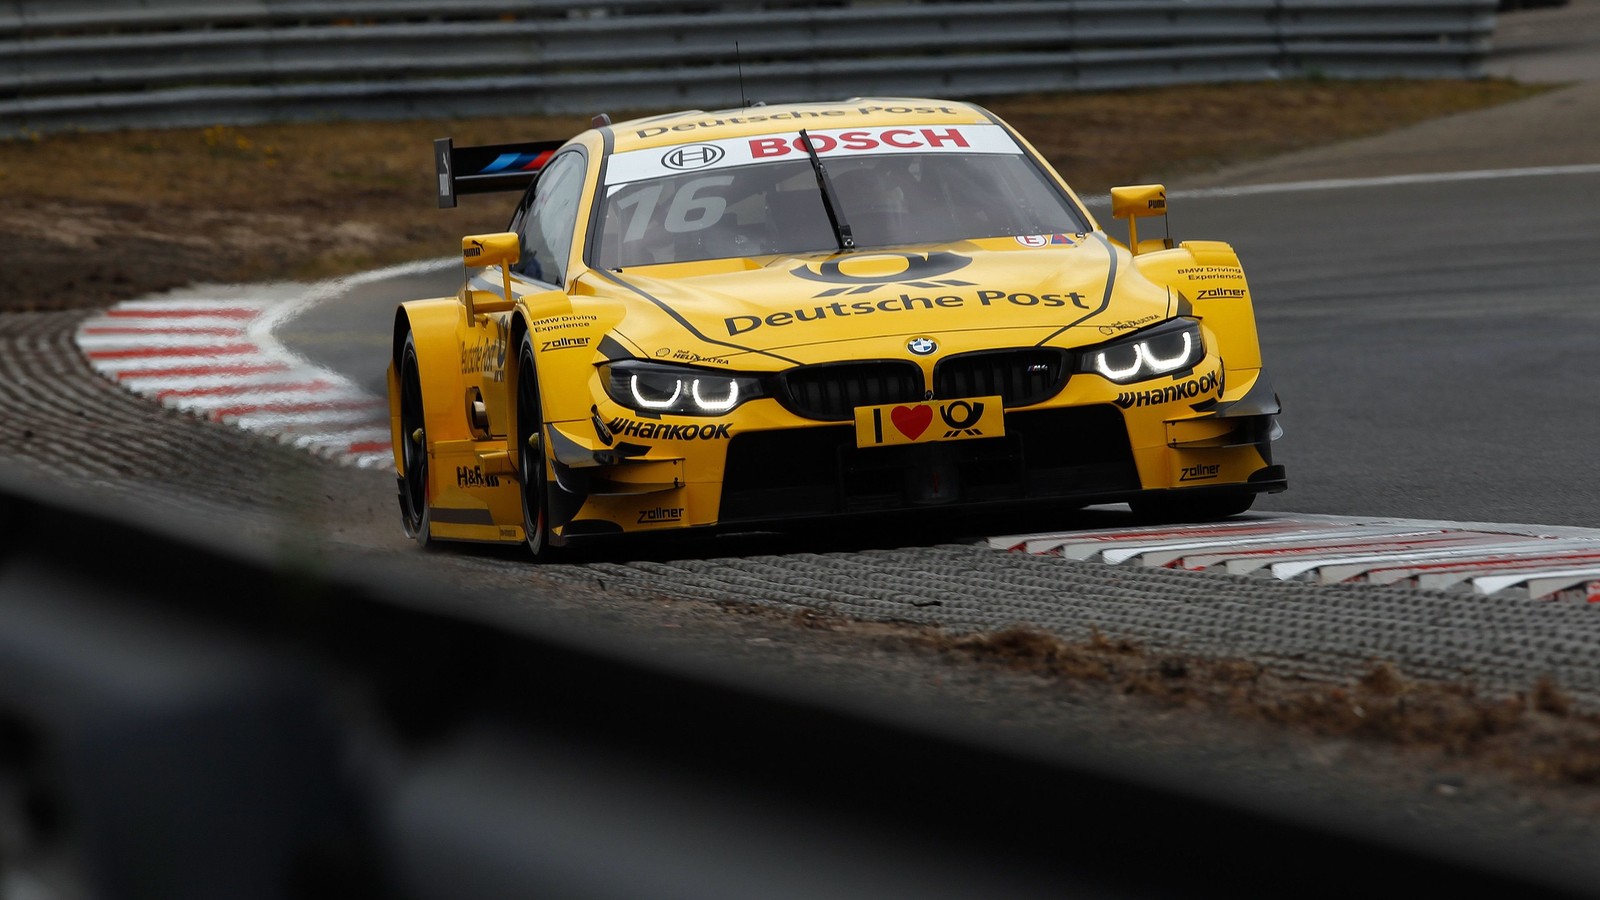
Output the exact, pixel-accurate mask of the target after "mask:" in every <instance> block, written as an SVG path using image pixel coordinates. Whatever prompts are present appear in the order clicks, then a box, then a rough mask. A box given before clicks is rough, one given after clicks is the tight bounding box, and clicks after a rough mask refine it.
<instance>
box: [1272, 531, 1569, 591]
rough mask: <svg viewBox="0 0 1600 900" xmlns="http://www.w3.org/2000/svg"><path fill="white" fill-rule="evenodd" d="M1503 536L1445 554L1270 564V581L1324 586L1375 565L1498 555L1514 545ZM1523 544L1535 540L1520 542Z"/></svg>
mask: <svg viewBox="0 0 1600 900" xmlns="http://www.w3.org/2000/svg"><path fill="white" fill-rule="evenodd" d="M1505 538H1506V535H1492V536H1491V535H1484V536H1482V538H1481V539H1477V540H1466V541H1460V542H1457V543H1455V544H1452V545H1451V547H1452V549H1449V550H1418V551H1414V552H1405V553H1376V554H1365V555H1359V556H1330V557H1323V558H1322V559H1311V560H1294V561H1290V562H1278V563H1273V564H1272V574H1273V577H1275V578H1278V579H1280V580H1283V581H1289V580H1291V579H1294V578H1299V577H1300V576H1302V575H1315V576H1316V579H1317V580H1318V581H1321V582H1322V583H1324V584H1330V583H1337V582H1340V581H1344V580H1346V579H1348V578H1354V577H1355V576H1357V575H1360V574H1361V573H1363V572H1365V571H1366V570H1367V569H1371V568H1376V567H1377V566H1378V565H1379V564H1382V563H1389V562H1405V561H1408V560H1417V561H1421V560H1429V559H1440V560H1444V559H1455V558H1460V557H1464V556H1470V555H1473V554H1484V553H1499V552H1503V551H1504V550H1506V549H1507V548H1508V547H1511V546H1514V545H1515V543H1516V542H1514V541H1506V540H1505ZM1521 540H1523V541H1531V540H1538V538H1522V539H1521Z"/></svg>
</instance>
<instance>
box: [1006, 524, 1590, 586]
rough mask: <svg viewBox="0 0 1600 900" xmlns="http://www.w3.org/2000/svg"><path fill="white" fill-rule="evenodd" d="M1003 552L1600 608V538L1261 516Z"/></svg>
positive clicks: (1055, 540)
mask: <svg viewBox="0 0 1600 900" xmlns="http://www.w3.org/2000/svg"><path fill="white" fill-rule="evenodd" d="M989 545H990V546H992V547H995V548H997V549H1001V550H1009V551H1013V552H1018V553H1032V554H1036V555H1042V556H1057V557H1061V558H1063V559H1074V560H1085V561H1094V562H1103V563H1110V564H1113V565H1139V566H1159V567H1164V568H1171V569H1188V570H1192V571H1212V572H1224V573H1227V574H1232V575H1251V576H1258V577H1265V578H1277V579H1279V580H1284V581H1291V580H1293V581H1311V582H1317V583H1320V584H1339V583H1344V582H1364V583H1369V584H1386V585H1396V586H1409V587H1415V588H1418V589H1423V590H1442V591H1453V592H1459V593H1468V594H1483V595H1497V596H1507V597H1522V598H1530V599H1536V600H1585V601H1588V602H1590V603H1596V602H1600V531H1594V530H1591V529H1579V528H1558V527H1548V528H1547V527H1540V526H1533V525H1485V524H1477V523H1473V524H1463V523H1452V522H1431V521H1423V520H1413V519H1359V518H1347V517H1340V516H1311V515H1298V514H1292V515H1291V514H1281V515H1280V514H1264V515H1259V516H1252V517H1250V518H1245V519H1235V520H1231V521H1227V522H1216V523H1210V524H1201V525H1171V526H1157V527H1144V528H1116V529H1109V530H1102V531H1072V532H1059V533H1053V534H1031V535H1009V536H1003V537H994V538H990V539H989Z"/></svg>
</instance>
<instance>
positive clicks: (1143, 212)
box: [1111, 184, 1172, 255]
mask: <svg viewBox="0 0 1600 900" xmlns="http://www.w3.org/2000/svg"><path fill="white" fill-rule="evenodd" d="M1151 216H1160V217H1161V219H1162V221H1163V222H1165V221H1166V218H1167V187H1166V185H1162V184H1132V185H1124V186H1122V187H1114V188H1112V189H1111V218H1113V219H1127V220H1128V249H1129V250H1130V251H1132V252H1133V253H1134V255H1138V254H1140V253H1148V252H1150V251H1152V250H1167V249H1171V247H1172V238H1171V237H1165V238H1156V239H1153V240H1148V241H1143V242H1141V241H1140V240H1139V220H1140V219H1144V218H1150V217H1151Z"/></svg>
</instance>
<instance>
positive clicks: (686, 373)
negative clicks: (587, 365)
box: [600, 360, 763, 416]
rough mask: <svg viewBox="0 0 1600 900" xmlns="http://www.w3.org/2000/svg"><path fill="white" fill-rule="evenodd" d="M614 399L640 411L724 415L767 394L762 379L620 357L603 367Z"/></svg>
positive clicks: (601, 369) (603, 375)
mask: <svg viewBox="0 0 1600 900" xmlns="http://www.w3.org/2000/svg"><path fill="white" fill-rule="evenodd" d="M600 376H601V378H602V380H604V381H605V385H606V393H607V394H609V395H611V399H613V400H615V401H617V402H618V403H621V404H622V405H623V406H626V407H628V408H629V409H636V410H639V411H640V412H652V413H668V414H671V415H679V416H720V415H722V414H723V413H726V412H728V411H730V410H732V409H734V408H735V407H737V406H738V405H739V404H741V403H743V402H745V401H746V400H753V399H755V398H756V397H760V396H763V392H762V389H761V379H759V378H755V377H752V376H749V375H732V374H728V373H726V372H713V371H709V370H706V369H696V368H693V367H690V366H668V365H662V364H660V363H650V362H644V361H642V360H620V361H618V362H613V363H606V364H605V365H603V366H601V367H600Z"/></svg>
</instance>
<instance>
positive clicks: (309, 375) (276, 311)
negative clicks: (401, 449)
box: [76, 260, 442, 468]
mask: <svg viewBox="0 0 1600 900" xmlns="http://www.w3.org/2000/svg"><path fill="white" fill-rule="evenodd" d="M441 264H442V263H441V262H440V261H436V260H429V261H426V262H423V263H416V264H412V265H409V266H400V267H395V268H391V269H384V270H380V271H376V272H368V273H364V274H363V275H359V276H356V277H355V278H351V279H341V280H338V281H330V282H324V283H321V284H316V285H290V286H270V287H262V286H249V287H225V286H219V287H214V288H195V289H186V290H184V291H180V292H174V293H172V294H168V295H165V296H163V297H158V298H151V299H142V300H132V301H128V302H125V303H119V304H117V305H116V306H113V307H111V308H110V309H107V310H106V311H105V312H103V313H102V314H100V315H98V316H95V317H94V318H91V319H88V320H86V321H85V322H83V324H82V325H80V326H79V327H78V331H77V334H76V340H77V344H78V347H79V349H80V350H82V352H83V354H84V356H85V357H86V358H87V359H88V361H89V365H90V366H91V367H93V368H94V370H95V371H96V372H98V373H100V374H101V375H103V376H105V377H106V378H109V379H111V380H112V381H113V382H115V383H117V384H119V385H121V386H122V387H124V388H127V389H128V390H130V391H132V392H134V393H136V394H139V395H142V396H145V397H148V398H150V399H152V400H154V401H156V402H158V403H160V404H162V405H163V406H167V407H170V408H173V409H179V410H183V411H185V412H189V413H192V414H194V415H197V416H200V417H202V418H206V419H210V420H211V421H214V422H221V423H224V424H228V425H234V426H237V427H239V428H243V429H245V430H247V431H254V432H259V433H261V434H264V435H267V436H270V437H273V438H276V439H277V440H278V441H280V442H281V443H285V444H289V445H291V446H294V447H298V448H300V449H304V450H306V451H309V452H311V453H313V454H316V455H318V456H321V457H324V458H328V459H332V460H335V461H338V462H341V463H344V464H347V465H353V466H357V467H359V468H378V467H383V466H390V465H392V464H393V455H392V452H391V449H390V446H391V445H390V433H389V404H388V401H387V400H386V399H385V398H382V397H375V396H373V395H372V394H371V393H370V392H368V391H366V390H364V389H362V388H361V387H359V386H357V385H356V384H354V383H353V382H352V381H350V379H348V378H346V377H345V376H343V375H340V374H338V373H336V372H332V371H330V370H328V369H325V368H322V367H320V366H317V365H315V364H313V363H311V362H309V361H307V360H305V359H303V358H301V357H300V356H298V355H296V354H294V353H292V352H290V351H289V350H287V349H285V348H284V347H283V346H282V345H281V344H279V343H278V341H277V340H276V339H275V338H274V337H273V329H274V328H276V327H277V326H278V324H280V323H281V322H283V321H285V320H287V319H288V318H290V317H292V316H294V315H295V314H297V313H298V312H300V311H301V310H303V309H305V308H306V307H308V306H310V305H311V304H314V303H317V302H321V301H322V300H325V299H327V298H329V297H331V296H335V295H337V294H338V293H340V292H342V291H345V290H348V289H349V288H350V287H352V286H353V285H355V284H358V283H362V282H366V281H375V280H379V279H381V278H389V277H393V276H395V275H399V274H405V273H406V272H408V271H426V270H428V269H432V268H438V267H439V266H440V265H441Z"/></svg>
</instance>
